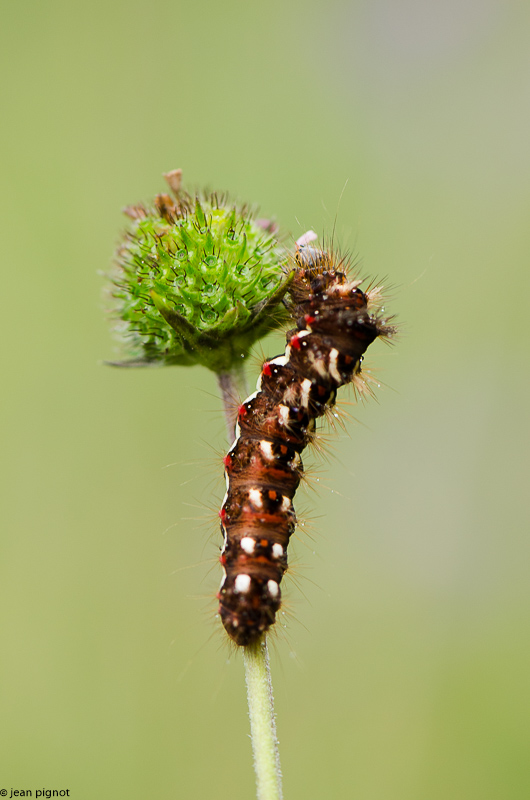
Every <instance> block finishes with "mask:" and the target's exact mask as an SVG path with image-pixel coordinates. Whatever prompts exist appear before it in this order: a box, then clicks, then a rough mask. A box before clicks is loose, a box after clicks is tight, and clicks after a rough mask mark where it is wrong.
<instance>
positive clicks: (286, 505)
mask: <svg viewBox="0 0 530 800" xmlns="http://www.w3.org/2000/svg"><path fill="white" fill-rule="evenodd" d="M290 508H291V501H290V500H289V498H288V497H286V496H285V495H284V496H283V498H282V511H289V509H290Z"/></svg>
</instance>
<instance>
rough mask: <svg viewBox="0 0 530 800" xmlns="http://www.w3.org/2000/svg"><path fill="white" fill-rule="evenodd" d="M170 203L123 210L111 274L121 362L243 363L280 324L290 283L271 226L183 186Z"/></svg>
mask: <svg viewBox="0 0 530 800" xmlns="http://www.w3.org/2000/svg"><path fill="white" fill-rule="evenodd" d="M180 175H181V173H180V170H174V171H173V172H171V173H168V174H167V175H166V176H165V177H166V180H167V181H168V183H169V185H170V188H171V189H172V192H173V195H174V199H172V198H171V197H170V196H169V195H166V194H160V195H158V196H157V197H156V198H155V201H154V204H153V205H152V206H144V205H138V206H133V207H129V208H127V209H125V213H126V214H127V215H128V216H129V217H130V218H131V220H132V222H131V227H130V229H129V230H128V231H127V233H126V234H125V238H124V241H123V242H122V244H121V245H120V247H119V249H118V252H117V259H116V268H115V271H114V274H113V276H112V282H113V284H114V286H113V291H112V294H113V297H114V298H115V299H116V310H117V316H118V317H119V320H120V321H119V322H118V325H117V330H118V333H119V334H120V335H121V337H122V339H123V340H125V342H126V344H127V349H128V352H129V354H130V356H131V360H130V361H129V362H122V363H123V364H124V365H127V364H129V365H140V364H148V363H162V364H197V363H199V364H203V365H204V366H206V367H208V368H209V369H211V370H213V371H214V372H217V373H222V372H227V371H229V370H230V369H231V368H232V367H233V366H234V364H235V363H236V362H239V363H240V362H241V358H242V357H243V358H244V357H245V356H246V355H247V354H248V352H249V349H250V347H251V346H252V344H253V343H254V342H255V341H256V340H257V339H259V338H260V337H261V336H263V335H264V334H265V333H267V332H268V331H269V330H271V329H272V328H273V327H275V326H276V325H277V324H279V322H280V321H281V317H282V313H281V308H282V307H281V306H280V305H279V304H280V301H281V299H282V297H283V295H284V294H285V291H286V289H287V285H288V283H289V280H290V278H289V275H288V273H287V272H286V264H287V256H286V252H285V250H284V249H283V248H282V247H281V246H280V245H279V243H278V240H277V239H276V237H275V236H274V226H273V225H272V224H267V223H266V222H265V223H264V222H263V221H261V222H260V221H258V220H256V219H254V218H253V215H252V213H251V210H250V209H249V208H248V207H246V206H238V205H237V204H234V203H232V202H230V201H229V199H228V198H227V197H226V196H224V195H223V196H219V195H217V194H207V193H198V194H196V195H195V196H192V195H190V194H188V193H186V192H184V191H182V190H181V188H180Z"/></svg>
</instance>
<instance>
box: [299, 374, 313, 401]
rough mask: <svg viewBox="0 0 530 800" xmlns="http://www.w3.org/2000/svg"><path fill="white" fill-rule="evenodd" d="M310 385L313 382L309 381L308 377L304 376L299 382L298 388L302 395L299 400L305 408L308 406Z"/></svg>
mask: <svg viewBox="0 0 530 800" xmlns="http://www.w3.org/2000/svg"><path fill="white" fill-rule="evenodd" d="M312 385H313V384H312V383H311V381H310V380H309V378H304V380H303V381H302V383H301V386H300V388H301V390H302V396H301V398H300V400H301V403H302V405H303V407H304V408H307V407H308V406H309V392H310V391H311V386H312Z"/></svg>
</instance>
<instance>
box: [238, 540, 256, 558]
mask: <svg viewBox="0 0 530 800" xmlns="http://www.w3.org/2000/svg"><path fill="white" fill-rule="evenodd" d="M239 544H240V545H241V549H242V550H244V551H245V553H248V555H251V554H252V553H253V552H254V550H255V548H256V541H255V539H251V538H250V536H243V538H242V539H241V541H240V543H239Z"/></svg>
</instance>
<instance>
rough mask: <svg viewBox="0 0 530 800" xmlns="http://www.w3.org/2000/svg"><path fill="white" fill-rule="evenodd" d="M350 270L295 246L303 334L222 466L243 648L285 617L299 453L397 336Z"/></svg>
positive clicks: (230, 622)
mask: <svg viewBox="0 0 530 800" xmlns="http://www.w3.org/2000/svg"><path fill="white" fill-rule="evenodd" d="M346 267H347V264H346V263H345V262H344V260H341V259H340V258H339V257H337V256H336V255H335V254H334V253H333V252H332V251H327V250H324V249H318V248H314V247H309V246H301V247H298V249H297V252H296V256H295V274H294V279H293V281H292V284H291V287H290V290H289V291H290V295H291V301H290V309H289V310H290V314H291V316H292V319H293V321H294V323H295V324H296V327H295V328H294V329H292V330H290V331H289V332H288V333H287V336H286V340H287V346H286V348H285V353H284V355H282V356H279V357H277V358H274V359H272V360H271V361H267V362H265V364H264V365H263V367H262V371H261V375H260V378H259V380H258V385H257V391H256V392H255V393H254V394H252V395H251V396H250V397H248V398H247V399H246V400H245V401H244V403H242V404H241V406H240V407H239V409H238V418H237V427H236V439H235V441H234V443H233V444H232V446H231V448H230V450H229V451H228V454H227V455H226V456H225V458H224V466H225V476H226V483H227V491H226V495H225V498H224V501H223V504H222V507H221V511H220V512H219V516H220V519H221V531H222V533H223V536H224V545H223V548H222V553H221V557H220V562H221V564H222V566H223V569H224V576H223V580H222V583H221V587H220V589H219V593H218V599H219V614H220V617H221V620H222V622H223V625H224V627H225V629H226V631H227V633H228V635H229V636H230V638H231V639H232V640H233V641H234V642H235V643H236V644H238V645H248V644H251V643H253V642H256V641H257V640H258V639H259V638H260V636H261V635H262V634H263V633H265V632H266V631H267V630H268V629H269V628H270V626H271V625H272V624H273V623H274V621H275V617H276V613H277V611H278V609H279V608H280V605H281V592H280V582H281V580H282V577H283V574H284V572H285V571H286V569H287V545H288V543H289V538H290V536H291V534H292V533H293V531H294V529H295V525H296V515H295V512H294V508H293V504H292V500H293V496H294V494H295V492H296V489H297V488H298V485H299V483H300V480H301V477H302V473H303V465H302V459H301V457H300V453H301V452H302V450H304V448H305V447H307V445H308V444H309V443H310V442H311V440H312V439H313V437H314V432H315V427H316V420H317V419H318V417H321V416H323V415H324V414H325V413H326V411H327V410H328V409H329V408H330V407H331V406H333V405H334V403H335V398H336V392H337V389H338V388H339V387H340V386H343V385H344V384H347V383H352V382H353V383H356V382H357V384H358V385H360V381H361V380H362V379H361V378H360V373H361V362H362V359H363V354H364V352H365V350H366V348H367V347H368V346H369V345H370V344H371V343H372V342H373V341H374V340H375V339H376V338H377V337H388V336H390V335H391V334H392V333H393V332H394V328H393V327H392V326H391V325H388V323H387V321H386V320H383V319H382V318H381V317H380V316H379V315H378V313H377V312H375V313H374V312H372V311H371V310H370V305H372V304H373V303H374V302H375V301H376V299H377V297H378V295H379V289H378V288H374V289H372V290H368V291H367V292H366V293H365V292H363V291H361V289H360V288H359V286H360V283H361V281H359V280H348V278H347V276H346V274H345V271H344V270H345V269H346Z"/></svg>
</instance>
